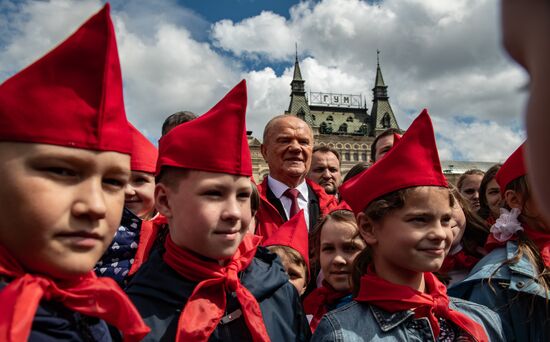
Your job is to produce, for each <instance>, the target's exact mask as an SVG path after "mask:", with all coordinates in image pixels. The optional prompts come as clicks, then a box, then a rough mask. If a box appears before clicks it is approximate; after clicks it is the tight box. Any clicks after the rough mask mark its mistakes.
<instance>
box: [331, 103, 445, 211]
mask: <svg viewBox="0 0 550 342" xmlns="http://www.w3.org/2000/svg"><path fill="white" fill-rule="evenodd" d="M414 186H441V187H447V180H446V179H445V176H444V175H443V172H442V171H441V163H440V161H439V154H438V153H437V146H436V144H435V136H434V130H433V126H432V121H431V120H430V116H429V115H428V111H427V110H426V109H424V110H423V111H422V113H420V115H419V116H418V117H417V118H416V119H415V120H414V121H413V123H412V124H411V126H410V127H409V129H408V130H407V132H405V134H403V136H402V137H401V139H399V140H398V142H397V144H395V145H394V146H393V147H392V149H391V150H389V151H388V153H387V154H386V155H385V156H384V158H381V159H380V160H379V161H377V162H376V163H374V164H373V165H372V166H371V167H369V168H368V169H367V170H365V171H363V172H362V173H360V174H359V175H357V177H354V178H352V179H350V180H349V181H348V182H346V183H344V184H343V185H342V186H341V187H340V189H338V191H339V192H340V195H341V196H342V199H343V200H344V201H346V203H347V204H349V206H350V207H351V208H352V209H353V212H354V213H355V214H358V213H360V212H361V211H363V210H364V209H365V208H366V207H367V206H368V205H369V203H370V202H372V201H373V200H374V199H376V198H378V197H380V196H382V195H385V194H388V193H390V192H393V191H396V190H400V189H405V188H410V187H414Z"/></svg>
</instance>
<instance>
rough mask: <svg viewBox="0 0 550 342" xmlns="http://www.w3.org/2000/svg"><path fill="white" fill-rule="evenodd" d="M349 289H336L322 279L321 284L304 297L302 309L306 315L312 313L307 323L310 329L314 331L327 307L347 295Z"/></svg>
mask: <svg viewBox="0 0 550 342" xmlns="http://www.w3.org/2000/svg"><path fill="white" fill-rule="evenodd" d="M350 293H351V291H344V292H342V291H336V290H335V289H334V288H333V287H332V286H330V284H329V283H327V282H326V281H325V280H323V286H321V287H318V288H316V289H315V290H313V291H312V292H311V293H310V294H309V295H308V296H307V297H306V298H305V299H304V311H305V313H306V314H308V315H313V319H312V320H311V322H310V323H309V327H310V328H311V331H315V329H316V328H317V326H318V325H319V322H320V321H321V318H323V315H324V314H326V313H327V311H328V310H327V307H328V306H331V305H334V304H335V303H336V302H337V301H338V300H339V299H341V298H342V297H345V296H347V295H349V294H350Z"/></svg>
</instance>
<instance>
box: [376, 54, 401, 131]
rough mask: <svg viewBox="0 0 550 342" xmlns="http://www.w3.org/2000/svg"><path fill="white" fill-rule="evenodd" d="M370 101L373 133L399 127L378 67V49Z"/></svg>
mask: <svg viewBox="0 0 550 342" xmlns="http://www.w3.org/2000/svg"><path fill="white" fill-rule="evenodd" d="M372 103H373V104H372V112H371V113H372V114H371V116H372V126H373V128H374V135H377V134H378V133H380V132H382V131H384V130H386V129H388V128H397V129H399V126H398V125H397V120H395V116H394V114H393V110H392V109H391V106H390V102H389V97H388V86H386V84H385V83H384V78H383V77H382V70H381V69H380V50H376V80H375V82H374V88H372Z"/></svg>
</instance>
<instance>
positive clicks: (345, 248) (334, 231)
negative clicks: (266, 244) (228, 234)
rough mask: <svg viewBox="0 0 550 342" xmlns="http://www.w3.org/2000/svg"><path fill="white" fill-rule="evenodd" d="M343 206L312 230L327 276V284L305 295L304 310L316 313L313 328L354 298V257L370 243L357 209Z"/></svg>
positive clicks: (317, 257)
mask: <svg viewBox="0 0 550 342" xmlns="http://www.w3.org/2000/svg"><path fill="white" fill-rule="evenodd" d="M341 207H342V205H340V206H339V207H338V209H335V210H333V211H331V212H330V213H329V214H328V215H327V216H325V217H324V218H323V219H322V220H321V221H320V222H319V224H318V225H317V226H316V227H315V228H314V230H313V231H312V232H311V244H312V249H313V251H312V252H313V255H314V256H315V262H316V264H318V265H319V267H320V269H321V270H322V272H323V277H324V279H323V283H322V284H323V285H322V286H321V287H319V288H317V289H315V290H314V291H313V292H311V293H310V294H309V295H308V296H307V297H306V298H305V299H304V310H305V312H306V314H307V315H311V316H312V319H311V321H310V327H311V330H312V331H315V329H316V328H317V325H318V324H319V321H320V320H321V318H322V317H323V315H324V314H325V313H327V312H328V311H331V310H334V309H336V308H339V307H341V306H343V305H345V304H347V303H349V302H351V300H352V295H351V272H352V265H353V261H354V260H355V257H356V256H357V255H358V254H359V252H361V251H362V250H363V248H365V246H366V245H365V241H364V240H363V238H362V237H361V235H360V234H359V229H358V228H357V222H356V221H355V216H354V215H353V212H352V211H351V210H348V209H341Z"/></svg>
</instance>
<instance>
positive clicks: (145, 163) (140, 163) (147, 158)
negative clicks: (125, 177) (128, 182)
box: [130, 124, 159, 173]
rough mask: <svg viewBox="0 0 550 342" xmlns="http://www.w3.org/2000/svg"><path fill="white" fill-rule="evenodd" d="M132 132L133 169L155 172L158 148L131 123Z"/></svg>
mask: <svg viewBox="0 0 550 342" xmlns="http://www.w3.org/2000/svg"><path fill="white" fill-rule="evenodd" d="M130 130H131V132H132V163H131V169H132V171H142V172H147V173H155V170H156V165H157V157H158V154H159V153H158V150H157V148H156V147H155V145H153V144H152V143H151V142H150V141H149V139H147V138H146V137H145V136H144V135H143V134H141V132H140V131H138V129H137V128H135V127H134V126H133V125H132V124H130Z"/></svg>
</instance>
